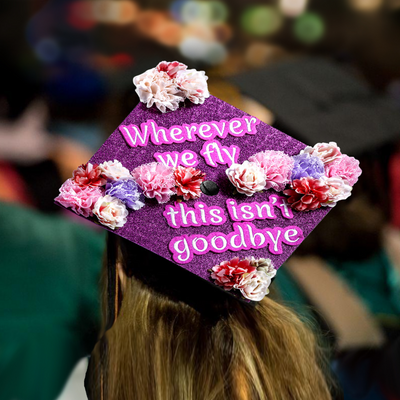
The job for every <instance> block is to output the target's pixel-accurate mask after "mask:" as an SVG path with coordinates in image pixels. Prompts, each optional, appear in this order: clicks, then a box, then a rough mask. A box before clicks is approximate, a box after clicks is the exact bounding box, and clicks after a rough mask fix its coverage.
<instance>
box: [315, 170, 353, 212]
mask: <svg viewBox="0 0 400 400" xmlns="http://www.w3.org/2000/svg"><path fill="white" fill-rule="evenodd" d="M321 180H322V181H323V182H324V183H325V184H326V185H327V186H328V188H329V191H328V200H327V201H326V202H325V203H321V205H322V206H328V207H334V206H335V205H336V203H337V202H338V201H340V200H346V199H347V198H348V197H350V196H351V191H352V189H353V188H352V187H351V186H350V185H349V184H348V183H347V181H345V180H344V179H342V178H340V177H335V178H321Z"/></svg>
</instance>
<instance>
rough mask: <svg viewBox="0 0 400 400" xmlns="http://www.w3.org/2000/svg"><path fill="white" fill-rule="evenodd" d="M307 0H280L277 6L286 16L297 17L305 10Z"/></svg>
mask: <svg viewBox="0 0 400 400" xmlns="http://www.w3.org/2000/svg"><path fill="white" fill-rule="evenodd" d="M307 3H308V0H280V2H279V8H280V10H281V12H282V14H284V15H286V16H287V17H297V16H299V15H301V14H303V12H304V11H305V10H306V8H307Z"/></svg>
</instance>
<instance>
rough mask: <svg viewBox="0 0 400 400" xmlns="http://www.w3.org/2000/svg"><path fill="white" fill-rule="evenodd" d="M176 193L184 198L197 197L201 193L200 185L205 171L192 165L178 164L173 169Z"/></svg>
mask: <svg viewBox="0 0 400 400" xmlns="http://www.w3.org/2000/svg"><path fill="white" fill-rule="evenodd" d="M174 176H175V186H176V194H177V195H178V196H183V199H184V200H190V199H198V198H199V197H200V195H201V190H200V185H201V184H202V183H203V181H204V178H205V176H206V174H205V173H203V172H201V171H200V170H198V169H195V168H192V167H181V166H178V167H177V168H176V169H175V171H174Z"/></svg>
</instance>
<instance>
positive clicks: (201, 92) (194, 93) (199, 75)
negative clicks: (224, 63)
mask: <svg viewBox="0 0 400 400" xmlns="http://www.w3.org/2000/svg"><path fill="white" fill-rule="evenodd" d="M207 79H208V76H207V75H206V74H205V72H204V71H197V70H195V69H188V70H185V71H178V73H177V75H176V78H175V82H176V85H177V86H178V88H179V89H180V90H181V91H182V92H183V93H184V94H185V96H186V97H187V98H188V99H189V100H190V101H191V102H192V103H194V104H203V103H204V100H205V99H207V98H208V97H210V93H209V91H208V85H207Z"/></svg>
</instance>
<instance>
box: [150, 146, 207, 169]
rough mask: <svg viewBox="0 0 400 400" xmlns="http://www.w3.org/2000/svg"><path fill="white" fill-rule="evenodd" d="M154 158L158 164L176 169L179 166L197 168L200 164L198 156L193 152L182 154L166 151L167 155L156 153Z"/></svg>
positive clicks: (187, 151)
mask: <svg viewBox="0 0 400 400" xmlns="http://www.w3.org/2000/svg"><path fill="white" fill-rule="evenodd" d="M153 156H154V158H155V159H156V160H157V161H158V162H161V163H163V164H164V165H166V166H168V167H171V168H176V167H177V166H178V165H183V166H184V167H196V166H197V165H198V163H199V161H198V159H197V154H196V153H195V152H194V151H192V150H184V151H183V152H182V153H179V152H178V151H166V152H165V153H154V155H153Z"/></svg>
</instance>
